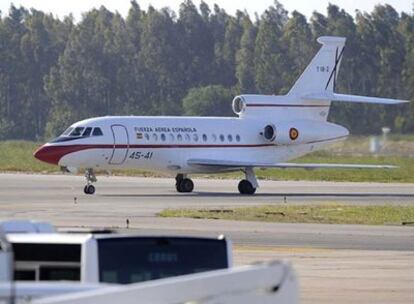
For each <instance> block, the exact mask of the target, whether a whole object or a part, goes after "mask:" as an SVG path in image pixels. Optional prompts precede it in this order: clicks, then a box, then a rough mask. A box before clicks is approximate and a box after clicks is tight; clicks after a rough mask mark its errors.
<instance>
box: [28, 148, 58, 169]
mask: <svg viewBox="0 0 414 304" xmlns="http://www.w3.org/2000/svg"><path fill="white" fill-rule="evenodd" d="M55 148H56V147H53V146H46V145H43V146H41V147H39V148H38V149H37V150H36V151H35V152H34V153H33V156H34V157H35V158H37V159H38V160H41V161H43V162H45V163H49V164H52V165H57V164H58V163H59V160H60V158H61V155H60V153H59V151H58V149H55Z"/></svg>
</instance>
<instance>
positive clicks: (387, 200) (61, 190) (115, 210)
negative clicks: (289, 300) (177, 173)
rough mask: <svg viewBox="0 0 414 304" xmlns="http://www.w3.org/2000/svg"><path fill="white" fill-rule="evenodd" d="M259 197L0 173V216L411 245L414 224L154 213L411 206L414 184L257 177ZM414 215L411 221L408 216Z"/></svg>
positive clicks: (237, 237)
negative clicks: (86, 188)
mask: <svg viewBox="0 0 414 304" xmlns="http://www.w3.org/2000/svg"><path fill="white" fill-rule="evenodd" d="M260 183H261V188H260V189H259V191H258V193H257V195H254V196H242V195H239V194H238V193H236V192H235V191H236V187H237V181H236V180H206V179H201V180H195V184H196V188H195V192H194V193H189V194H180V193H176V192H175V189H174V180H173V179H164V178H135V177H134V178H131V177H100V178H99V182H98V183H97V184H96V186H97V193H96V195H93V196H90V195H84V194H83V192H82V189H83V185H84V181H83V178H82V177H80V176H67V175H25V174H0V185H1V187H0V202H1V204H0V218H23V219H27V218H28V219H38V220H47V221H50V222H52V223H54V224H55V225H58V226H66V227H112V228H115V229H121V230H122V229H124V228H126V219H128V220H129V222H130V225H129V231H133V232H135V233H140V234H148V233H156V234H166V233H174V234H192V235H218V234H225V235H227V236H229V237H230V238H231V239H232V240H233V241H234V243H235V244H240V245H257V246H262V245H263V246H289V247H292V246H295V247H316V248H333V249H335V248H336V249H367V250H403V251H411V250H412V251H414V241H413V240H414V227H409V226H361V225H325V224H286V223H284V224H283V223H258V222H238V221H221V220H201V219H199V220H197V219H179V218H159V217H156V214H157V212H160V211H162V210H164V209H166V208H221V207H223V208H232V207H241V206H254V205H258V204H285V201H286V203H287V204H313V203H317V202H340V203H348V204H404V205H407V204H413V203H414V185H412V184H374V183H328V182H274V181H261V182H260ZM413 221H414V219H413Z"/></svg>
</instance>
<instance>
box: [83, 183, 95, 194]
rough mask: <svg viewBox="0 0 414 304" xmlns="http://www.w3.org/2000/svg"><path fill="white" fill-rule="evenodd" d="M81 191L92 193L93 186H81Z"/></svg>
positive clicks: (93, 190) (93, 191)
mask: <svg viewBox="0 0 414 304" xmlns="http://www.w3.org/2000/svg"><path fill="white" fill-rule="evenodd" d="M83 192H85V194H94V193H95V187H94V186H93V185H88V186H85V188H83Z"/></svg>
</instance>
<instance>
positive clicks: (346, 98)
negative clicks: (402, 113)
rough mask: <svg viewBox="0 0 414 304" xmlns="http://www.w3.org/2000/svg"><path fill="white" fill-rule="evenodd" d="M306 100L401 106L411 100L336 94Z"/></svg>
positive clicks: (320, 95)
mask: <svg viewBox="0 0 414 304" xmlns="http://www.w3.org/2000/svg"><path fill="white" fill-rule="evenodd" d="M302 99H304V100H309V101H321V100H323V101H341V102H356V103H374V104H399V103H407V102H410V101H409V100H400V99H390V98H379V97H367V96H358V95H346V94H336V93H327V92H326V93H320V94H308V95H305V96H303V97H302Z"/></svg>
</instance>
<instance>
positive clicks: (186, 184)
mask: <svg viewBox="0 0 414 304" xmlns="http://www.w3.org/2000/svg"><path fill="white" fill-rule="evenodd" d="M175 189H177V192H181V193H189V192H193V189H194V183H193V181H192V180H191V179H189V178H187V177H186V175H184V174H177V176H176V177H175Z"/></svg>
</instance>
